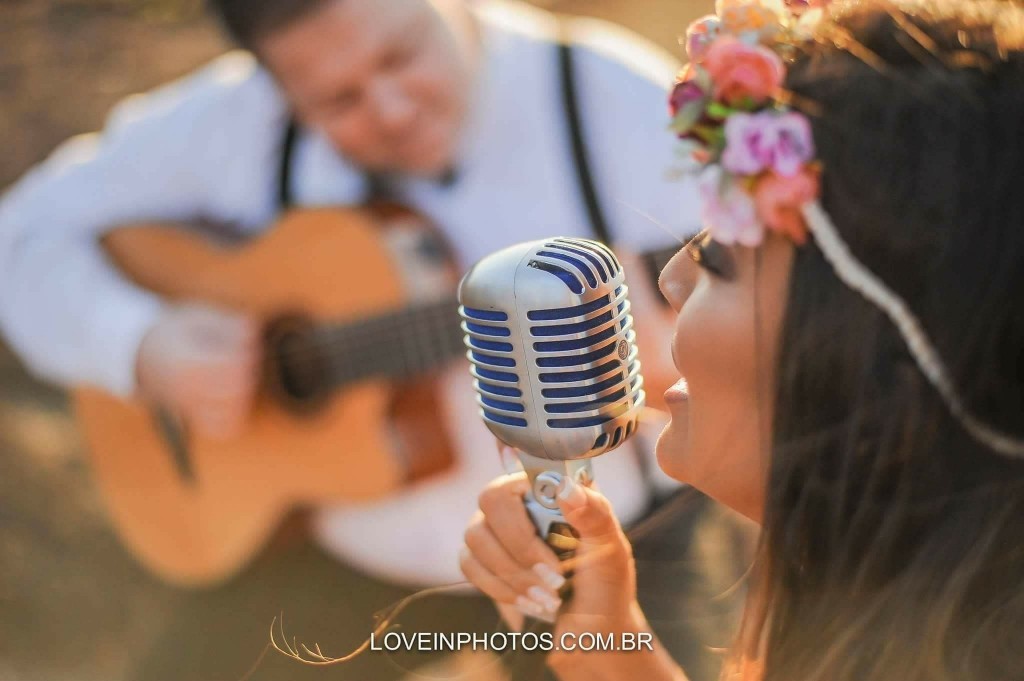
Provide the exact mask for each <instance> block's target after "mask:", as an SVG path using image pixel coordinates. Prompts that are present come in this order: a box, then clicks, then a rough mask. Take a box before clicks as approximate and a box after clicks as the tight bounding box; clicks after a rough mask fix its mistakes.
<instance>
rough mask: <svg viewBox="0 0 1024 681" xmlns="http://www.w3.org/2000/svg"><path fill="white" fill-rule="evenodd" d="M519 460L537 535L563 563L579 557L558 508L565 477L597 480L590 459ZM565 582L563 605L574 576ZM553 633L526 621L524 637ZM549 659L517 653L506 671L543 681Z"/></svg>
mask: <svg viewBox="0 0 1024 681" xmlns="http://www.w3.org/2000/svg"><path fill="white" fill-rule="evenodd" d="M519 460H520V462H521V463H522V464H523V468H524V469H525V470H526V475H527V477H528V478H529V480H530V491H529V492H528V493H527V495H526V497H525V499H524V503H525V505H526V510H527V512H528V513H529V514H530V518H531V519H532V520H533V524H534V526H535V527H536V528H537V534H538V535H539V536H540V537H541V538H542V539H543V540H544V542H545V543H546V544H547V545H548V546H550V547H551V549H552V550H553V551H554V552H555V555H556V556H558V560H560V561H563V562H564V561H566V560H568V559H570V558H572V557H573V556H574V555H575V554H576V546H577V544H578V543H579V534H578V533H577V532H576V530H575V529H573V527H572V526H571V525H570V524H569V523H568V522H566V520H565V516H563V515H562V511H561V509H559V508H558V489H559V487H560V486H561V483H562V480H563V479H564V478H566V477H570V478H572V479H573V481H574V482H577V483H578V484H582V485H589V484H590V481H591V480H593V479H594V478H593V469H592V467H591V465H590V459H576V460H568V461H553V460H551V459H542V458H540V457H536V456H532V455H530V454H525V453H523V452H520V453H519ZM565 578H566V583H565V585H564V586H563V587H562V588H561V589H560V590H559V593H558V595H559V596H560V597H561V598H562V600H563V601H567V600H569V598H571V597H572V583H571V578H572V572H571V571H569V572H567V573H566V574H565ZM553 632H554V622H548V621H546V620H543V619H538V618H535V617H530V616H526V617H525V619H524V620H523V629H522V633H524V634H525V633H533V634H536V635H537V636H542V635H543V634H545V633H548V634H550V633H553ZM555 643H556V644H557V642H555ZM546 659H547V653H546V652H543V651H533V652H530V651H526V650H517V651H515V652H514V653H512V654H510V655H509V658H508V659H507V661H506V669H507V671H508V673H509V677H510V678H511V679H512V681H539V680H540V679H543V678H544V671H545V663H546Z"/></svg>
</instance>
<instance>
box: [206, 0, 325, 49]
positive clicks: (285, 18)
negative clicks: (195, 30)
mask: <svg viewBox="0 0 1024 681" xmlns="http://www.w3.org/2000/svg"><path fill="white" fill-rule="evenodd" d="M337 1H338V0H209V6H210V9H211V10H212V11H213V13H214V14H216V15H217V17H218V18H219V19H220V21H221V24H222V25H223V26H224V28H225V30H226V31H227V32H228V35H230V36H231V38H232V40H234V41H235V42H237V43H238V44H239V45H241V46H242V47H244V48H245V49H247V50H249V51H251V52H259V50H258V49H257V48H258V47H259V42H260V41H261V40H263V39H264V38H266V37H267V36H269V35H270V34H271V33H274V32H275V31H278V30H280V29H282V28H284V27H285V26H287V25H289V24H290V23H292V22H293V21H296V20H298V19H301V18H302V17H304V16H306V15H307V14H309V13H310V12H312V11H314V10H316V9H318V8H319V7H320V6H321V5H324V4H326V3H328V2H337Z"/></svg>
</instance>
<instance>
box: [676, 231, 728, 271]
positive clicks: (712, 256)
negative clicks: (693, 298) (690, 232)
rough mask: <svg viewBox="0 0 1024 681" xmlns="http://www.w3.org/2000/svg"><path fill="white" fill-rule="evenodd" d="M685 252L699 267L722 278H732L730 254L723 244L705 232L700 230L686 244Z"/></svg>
mask: <svg viewBox="0 0 1024 681" xmlns="http://www.w3.org/2000/svg"><path fill="white" fill-rule="evenodd" d="M686 252H687V253H688V254H689V256H690V258H692V259H693V261H694V262H695V263H697V264H698V265H699V266H700V267H701V268H703V269H705V270H707V271H708V272H709V273H710V274H713V275H714V276H716V277H720V278H722V279H726V280H728V279H732V278H733V276H734V274H735V268H734V267H733V260H732V254H731V253H730V252H729V249H727V248H726V247H725V246H722V245H721V244H719V243H717V242H715V241H714V240H713V239H712V238H711V236H710V235H709V234H708V233H707V232H706V231H704V232H701V233H700V234H698V235H697V236H696V237H694V238H693V240H692V241H690V243H688V244H687V245H686Z"/></svg>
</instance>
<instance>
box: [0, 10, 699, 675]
mask: <svg viewBox="0 0 1024 681" xmlns="http://www.w3.org/2000/svg"><path fill="white" fill-rule="evenodd" d="M212 4H213V6H214V7H215V8H216V10H217V12H218V13H219V15H220V17H221V19H222V20H223V23H224V24H225V26H226V28H227V29H228V31H229V32H230V34H231V35H232V37H233V38H234V39H235V40H236V41H237V42H238V43H239V44H240V45H241V46H242V47H243V48H245V50H246V51H244V52H233V53H230V54H228V55H225V56H224V57H221V58H220V59H218V60H216V61H215V62H213V63H212V64H210V65H209V66H207V67H205V68H203V69H201V70H199V71H198V72H196V73H195V74H193V75H190V76H188V77H186V78H185V79H183V80H181V81H179V82H176V83H173V84H171V85H169V86H166V87H163V88H161V89H159V90H157V91H155V92H153V93H150V94H147V95H145V96H142V97H138V98H133V99H130V100H128V101H126V102H124V103H123V104H121V105H120V106H119V107H118V108H117V109H116V110H115V112H114V113H113V114H112V116H111V118H110V121H109V124H108V126H107V129H106V130H105V132H104V133H103V134H102V136H86V137H81V138H76V139H74V140H71V141H69V142H68V143H66V144H65V145H63V146H62V147H61V148H60V149H58V151H57V152H55V153H54V154H53V155H52V157H51V158H50V159H48V160H47V161H46V162H45V163H43V164H41V165H40V166H39V167H38V168H36V169H35V170H34V171H33V172H31V173H30V174H29V175H27V176H26V177H25V178H24V179H23V180H22V181H21V182H20V183H19V184H17V185H16V186H15V187H14V188H13V189H11V190H10V191H9V192H8V193H7V194H6V195H5V196H4V198H3V201H2V203H0V329H2V330H3V332H4V334H5V336H6V338H7V339H8V341H9V343H10V344H11V346H12V347H13V348H14V349H15V351H16V352H17V353H18V354H19V356H20V357H21V358H22V359H23V360H24V361H25V363H26V364H27V365H28V366H29V368H30V369H32V370H33V371H34V372H35V373H36V374H37V375H39V376H41V377H43V378H45V379H48V380H51V381H54V382H56V383H59V384H62V385H65V386H69V387H71V386H89V387H90V388H92V389H99V390H101V391H103V392H105V393H107V394H109V395H111V396H114V397H116V398H120V399H125V400H129V399H141V400H144V401H145V402H146V403H149V404H154V405H159V406H160V407H161V408H163V409H166V410H167V411H168V412H170V413H173V414H174V415H175V416H176V418H178V419H180V420H181V421H182V422H183V423H184V424H185V426H186V428H187V429H188V431H189V432H191V433H195V434H196V435H197V437H200V438H205V439H207V440H211V441H231V440H232V439H233V438H236V437H238V436H239V434H240V433H241V432H242V431H244V430H245V428H246V424H247V422H248V420H249V419H250V416H251V414H252V412H253V408H254V404H255V403H256V401H257V400H258V396H259V391H260V390H261V375H262V373H261V366H262V365H263V363H264V362H265V360H266V356H265V354H266V349H265V345H264V343H263V341H264V338H265V327H264V323H265V321H266V320H265V319H261V318H259V316H258V315H254V314H251V313H247V312H246V311H245V310H239V309H236V308H233V307H232V306H230V305H223V304H211V303H210V302H209V301H204V300H197V299H180V298H171V297H166V296H161V295H160V294H159V293H157V292H155V291H153V290H149V289H147V288H146V287H144V286H140V285H139V284H138V283H137V280H136V279H129V277H127V276H126V275H125V273H124V272H123V271H122V270H121V269H120V268H118V267H117V266H115V262H114V260H113V259H112V254H111V251H110V250H108V249H104V247H103V246H102V245H101V239H102V238H103V237H104V235H107V234H108V233H110V232H111V231H112V230H114V229H116V228H118V227H120V226H124V225H130V224H137V223H141V222H145V223H161V224H165V225H166V224H177V225H183V224H189V225H196V224H200V223H202V224H212V225H217V227H218V230H219V232H220V233H221V234H222V235H224V234H226V235H228V236H230V237H231V238H235V239H247V238H255V237H257V236H258V235H260V233H261V232H262V231H263V230H265V229H266V228H267V227H268V226H269V225H271V224H272V223H273V222H274V220H275V218H276V217H277V216H278V215H279V214H281V213H282V211H284V210H286V209H289V208H295V207H320V206H353V205H360V204H362V203H363V202H364V201H365V199H366V198H367V196H375V197H380V196H382V195H383V196H385V197H386V198H388V199H389V200H397V201H400V202H401V203H403V204H405V205H408V206H411V207H412V208H414V209H415V210H416V211H417V212H418V213H419V214H421V215H423V216H425V217H426V218H427V219H429V221H430V222H431V223H433V224H434V225H436V226H437V228H438V229H439V230H440V232H441V233H442V234H443V236H444V239H445V241H446V242H447V244H448V246H449V247H450V249H451V252H452V256H453V258H454V261H455V263H457V266H458V267H459V268H464V267H466V266H468V265H469V264H471V263H473V262H474V261H476V260H477V259H479V258H480V257H482V256H483V255H485V254H487V253H489V252H491V251H493V250H496V249H497V248H500V247H502V246H505V245H508V244H511V243H515V242H518V241H524V240H528V239H533V238H541V237H545V236H551V235H554V234H560V235H565V236H581V237H590V238H595V237H596V238H604V239H606V240H612V241H613V242H614V244H615V245H621V246H623V247H625V248H628V249H630V250H632V251H634V252H643V251H650V250H652V249H655V248H658V247H666V246H671V245H672V244H673V243H678V240H679V239H681V238H683V237H685V236H686V235H687V234H690V233H692V232H694V231H696V228H697V218H696V213H697V211H696V197H695V194H694V192H693V191H692V188H691V187H688V186H687V185H686V184H680V183H679V182H676V181H670V180H669V178H668V177H667V171H668V170H669V169H670V168H671V167H672V165H673V161H674V159H673V157H672V154H671V151H670V149H671V145H669V144H666V143H665V142H664V139H663V136H664V134H666V133H661V134H659V133H658V132H657V131H658V130H660V128H661V126H660V124H659V123H657V121H660V120H662V119H663V116H664V114H663V110H662V109H663V101H664V91H665V89H666V87H667V86H668V85H669V84H670V82H671V79H672V77H673V75H674V70H675V67H676V65H675V63H674V62H672V60H670V59H666V58H664V57H663V56H662V55H661V53H660V52H658V51H657V50H655V49H654V48H652V47H651V46H649V45H647V44H645V43H643V42H641V41H640V40H639V39H637V38H635V37H633V36H630V35H628V34H625V33H624V32H622V31H620V30H618V29H614V28H612V27H610V26H608V25H606V24H603V23H601V22H596V21H590V20H572V21H562V20H558V19H556V18H555V17H554V16H552V15H550V14H548V13H546V12H542V11H539V10H535V9H530V8H527V7H525V6H522V5H519V4H516V3H506V2H500V1H492V0H485V1H480V2H467V1H466V0H260V1H259V2H252V1H251V0H214V2H213V3H212ZM563 44H569V45H571V48H568V49H566V48H564V47H562V45H563ZM282 141H283V143H282ZM649 216H653V217H654V218H656V219H657V220H661V221H664V223H665V224H664V225H662V226H659V225H658V224H656V223H655V222H654V220H652V219H651V217H649ZM670 234H675V235H677V237H676V238H675V239H674V238H673V237H672V236H670ZM633 277H634V280H633V283H634V285H635V286H638V285H639V284H641V283H642V282H641V279H642V274H641V273H640V272H637V273H636V274H634V275H633ZM361 283H362V282H360V281H358V280H352V281H351V286H352V287H353V288H358V287H359V286H360V285H361ZM406 284H407V285H411V286H412V287H413V288H415V282H413V283H411V284H410V283H409V282H406ZM640 295H642V294H639V293H638V294H635V297H634V299H635V298H636V296H640ZM652 307H653V306H652ZM649 313H650V315H649V316H650V318H651V319H650V321H649V323H650V324H652V325H653V326H649V327H648V328H653V329H654V330H653V331H649V332H647V333H648V335H650V336H651V337H652V338H653V339H654V343H653V344H652V343H651V342H650V341H648V344H647V345H646V346H644V352H646V353H649V355H648V356H647V357H645V358H644V359H645V366H648V367H653V366H656V365H657V361H654V360H655V357H654V356H653V353H654V352H655V351H657V350H659V349H660V348H659V347H658V345H657V341H658V339H660V338H665V337H667V332H663V331H658V328H659V327H658V326H657V320H655V319H654V317H656V316H657V310H656V308H654V309H651V310H649ZM645 321H646V320H644V319H638V326H639V329H640V333H641V339H642V340H643V333H644V326H643V325H644V322H645ZM660 328H664V327H660ZM460 371H462V369H461V367H460ZM463 373H464V372H463ZM461 375H462V374H460V376H461ZM452 380H453V381H456V386H455V387H454V388H453V392H459V391H461V392H462V394H464V395H466V397H467V398H469V397H470V396H471V391H470V389H469V387H468V385H464V384H462V383H458V380H462V381H463V383H464V379H452ZM652 392H653V393H654V394H655V395H656V394H659V393H658V391H657V390H655V391H652ZM470 404H471V400H470ZM451 411H452V410H451V409H449V412H451ZM450 421H451V424H449V427H450V428H457V429H458V430H459V431H460V433H461V434H456V435H455V437H456V438H457V439H460V438H461V439H460V444H461V449H462V450H465V448H468V447H480V446H485V445H481V442H482V441H481V440H480V439H479V433H480V432H482V426H479V427H478V425H479V424H476V417H475V415H474V414H473V413H471V411H468V410H467V411H463V412H459V413H457V414H456V415H454V416H451V417H450ZM474 428H477V429H476V430H474ZM462 431H465V432H462ZM648 444H649V445H650V444H653V443H648ZM343 445H344V443H339V446H343ZM456 449H460V448H459V447H457V448H456ZM646 454H647V453H643V452H642V453H641V455H640V456H638V457H636V458H631V457H628V456H625V455H622V456H616V457H608V459H609V461H608V462H601V461H599V462H598V465H597V466H596V468H597V477H598V479H599V480H603V481H604V480H606V481H607V483H604V484H605V486H606V492H607V493H608V496H609V497H610V498H612V499H613V501H616V502H617V505H618V506H619V510H620V514H621V515H622V516H623V519H624V521H626V522H629V521H630V520H635V519H636V518H638V517H639V516H641V515H642V514H643V512H644V509H646V508H647V505H648V503H649V502H650V498H651V495H652V494H653V492H652V488H651V485H650V481H649V480H646V479H645V475H646V473H645V472H644V469H645V466H644V463H643V459H644V456H645V455H646ZM472 455H473V456H471V457H469V459H471V460H466V457H465V456H462V457H461V458H462V460H458V461H456V462H455V465H454V467H453V469H454V471H456V472H459V473H462V474H463V475H462V476H461V477H459V476H458V475H454V474H453V473H452V472H451V471H449V472H448V473H445V474H443V475H441V476H437V477H436V478H434V479H429V480H427V481H425V482H423V483H422V484H419V485H417V486H414V487H413V488H410V489H408V490H402V491H396V492H394V493H393V495H392V496H391V497H385V498H384V499H383V500H377V501H372V502H365V503H364V502H361V503H345V504H332V505H325V506H324V507H323V508H322V509H321V510H320V511H318V512H317V514H316V516H315V520H314V522H313V528H314V533H315V536H316V539H317V542H318V544H319V545H320V546H322V547H324V548H325V549H326V550H327V551H328V552H329V553H331V554H333V555H335V556H337V557H340V558H342V559H343V560H344V561H345V562H346V563H348V564H349V565H353V566H355V567H356V568H359V569H362V570H364V571H366V572H369V573H372V574H375V575H377V576H379V577H382V578H385V579H386V580H387V581H398V582H404V583H407V584H430V583H438V582H443V581H446V580H448V579H450V580H451V581H458V579H459V573H458V566H457V560H456V557H455V554H454V552H455V551H456V550H457V547H458V546H459V545H460V544H461V531H462V528H463V527H464V525H465V520H466V518H467V517H468V516H469V514H470V513H471V511H472V510H473V504H474V501H475V496H469V498H468V499H465V498H464V497H465V496H466V494H465V492H466V491H467V490H472V489H476V490H479V489H480V488H481V487H482V485H483V483H484V482H486V481H487V480H490V479H491V478H492V477H493V476H494V473H495V466H496V465H497V463H496V461H495V457H494V456H493V455H492V454H491V453H490V452H489V451H474V452H472ZM612 458H614V459H615V460H614V461H611V459H612ZM481 460H482V461H485V462H486V463H484V464H481V463H480V461H481ZM602 466H606V467H607V469H606V470H607V471H608V473H607V474H603V473H602ZM653 468H656V467H653ZM453 497H457V498H459V499H460V500H461V501H460V502H459V503H456V504H451V503H446V502H450V500H451V499H452V498H453ZM467 504H468V505H467ZM417 516H419V517H418V518H417ZM402 519H405V520H404V521H403V520H402ZM416 521H418V522H420V523H421V525H419V526H414V527H416V528H417V529H415V530H414V531H410V530H409V528H408V527H406V528H405V531H406V533H407V534H409V535H417V536H418V537H419V538H420V540H421V542H422V544H423V547H424V548H422V549H421V550H416V549H409V548H408V544H406V549H401V547H399V549H398V550H393V553H390V554H389V553H387V549H386V547H387V546H389V545H394V544H396V543H400V542H397V540H393V539H392V540H391V541H390V542H389V541H388V539H389V537H394V536H395V535H393V534H391V533H389V532H388V531H387V530H386V529H382V528H386V527H388V525H387V523H388V522H390V523H392V525H391V526H393V527H398V523H403V522H409V523H413V522H416ZM425 521H428V522H425ZM423 523H425V524H423ZM373 537H377V540H376V541H372V539H373ZM428 551H429V552H430V554H429V555H424V552H428ZM338 569H339V570H343V569H347V568H341V567H339V568H338ZM385 604H386V603H379V605H385ZM279 605H282V604H279ZM283 605H285V606H287V603H283ZM277 609H278V608H277V606H275V607H274V608H272V611H273V612H276V610H277ZM342 616H343V615H341V614H339V617H342ZM353 621H354V622H355V626H356V627H363V625H364V624H365V622H366V621H367V620H366V619H365V618H364V616H363V615H362V614H358V615H355V616H353ZM263 624H264V623H263V622H262V621H261V622H259V623H258V626H262V625H263ZM195 664H196V665H197V666H196V667H195V669H193V670H191V671H194V672H196V673H197V674H199V675H200V676H196V678H205V677H206V676H209V671H210V669H209V667H203V666H202V665H201V663H199V662H196V663H195ZM384 667H387V665H384ZM378 678H379V677H378Z"/></svg>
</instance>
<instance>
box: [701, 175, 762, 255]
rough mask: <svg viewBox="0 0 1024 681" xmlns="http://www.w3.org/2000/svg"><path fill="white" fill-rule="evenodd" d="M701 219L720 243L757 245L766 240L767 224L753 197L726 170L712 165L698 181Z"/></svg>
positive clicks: (712, 236)
mask: <svg viewBox="0 0 1024 681" xmlns="http://www.w3.org/2000/svg"><path fill="white" fill-rule="evenodd" d="M697 187H698V191H699V192H700V198H701V218H702V220H703V222H704V227H706V228H707V230H708V233H709V234H710V235H711V238H712V239H714V240H715V241H717V242H718V243H720V244H725V245H727V246H728V245H730V244H736V243H738V244H741V245H743V246H757V245H759V244H760V243H761V241H762V240H763V239H764V225H762V224H761V222H760V221H759V220H758V218H757V209H756V207H755V205H754V199H753V197H752V196H751V195H750V194H748V193H747V192H745V191H743V189H742V188H741V187H739V186H738V185H736V184H735V183H734V182H731V181H730V179H729V178H728V177H724V175H723V173H722V168H721V167H720V166H718V165H710V166H708V167H707V168H705V169H704V172H702V173H701V175H700V178H699V179H698V182H697Z"/></svg>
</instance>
